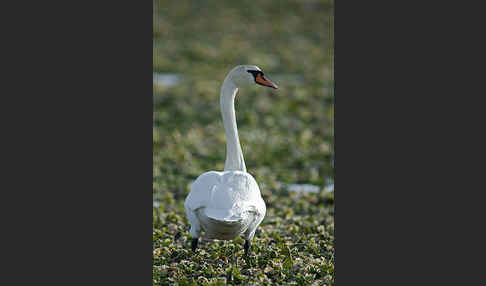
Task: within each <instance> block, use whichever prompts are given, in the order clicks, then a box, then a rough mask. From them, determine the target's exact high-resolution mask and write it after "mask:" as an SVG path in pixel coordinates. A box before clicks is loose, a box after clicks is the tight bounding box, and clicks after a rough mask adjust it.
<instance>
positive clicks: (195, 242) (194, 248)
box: [191, 238, 197, 252]
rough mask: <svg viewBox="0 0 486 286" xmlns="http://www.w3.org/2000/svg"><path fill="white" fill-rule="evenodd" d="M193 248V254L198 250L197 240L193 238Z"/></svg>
mask: <svg viewBox="0 0 486 286" xmlns="http://www.w3.org/2000/svg"><path fill="white" fill-rule="evenodd" d="M191 248H192V251H193V252H196V248H197V238H193V239H192V243H191Z"/></svg>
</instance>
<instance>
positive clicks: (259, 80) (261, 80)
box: [255, 74, 278, 89]
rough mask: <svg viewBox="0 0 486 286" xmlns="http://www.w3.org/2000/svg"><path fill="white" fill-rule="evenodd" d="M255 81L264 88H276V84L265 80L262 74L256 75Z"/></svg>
mask: <svg viewBox="0 0 486 286" xmlns="http://www.w3.org/2000/svg"><path fill="white" fill-rule="evenodd" d="M255 81H256V82H257V83H258V84H261V85H264V86H268V87H271V88H275V89H277V88H278V86H277V85H276V84H274V83H273V82H271V81H270V80H269V79H267V78H265V76H263V75H262V74H258V75H257V77H256V79H255Z"/></svg>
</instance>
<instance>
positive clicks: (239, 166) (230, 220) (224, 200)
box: [184, 65, 277, 253]
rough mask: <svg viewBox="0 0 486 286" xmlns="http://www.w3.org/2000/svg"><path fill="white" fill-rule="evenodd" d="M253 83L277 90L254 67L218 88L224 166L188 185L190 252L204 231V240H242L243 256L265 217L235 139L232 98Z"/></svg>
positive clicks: (239, 68) (235, 73)
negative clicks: (224, 138)
mask: <svg viewBox="0 0 486 286" xmlns="http://www.w3.org/2000/svg"><path fill="white" fill-rule="evenodd" d="M253 84H259V85H263V86H269V87H272V88H277V86H276V85H275V84H274V83H272V82H271V81H270V80H268V79H267V78H265V76H264V74H263V72H262V71H261V70H260V69H259V68H258V67H256V66H250V65H241V66H237V67H235V68H234V69H233V70H232V71H231V72H230V73H229V74H228V75H227V77H226V79H225V80H224V83H223V85H222V87H221V94H220V104H221V113H222V117H223V124H224V129H225V134H226V163H225V168H224V171H223V172H217V171H209V172H206V173H204V174H202V175H200V176H199V177H198V178H197V179H196V181H195V182H194V183H193V184H192V186H191V191H190V193H189V195H188V196H187V198H186V201H185V203H184V207H185V210H186V215H187V218H188V220H189V223H190V224H191V230H190V233H191V235H192V237H193V241H192V249H193V250H195V249H196V247H197V239H198V238H199V236H200V235H201V231H204V236H205V237H207V238H214V239H223V240H230V239H234V238H236V237H238V236H240V235H243V237H244V238H245V240H246V242H245V253H248V249H249V246H250V241H251V240H252V239H253V236H254V235H255V231H256V229H257V227H258V225H260V223H261V222H262V220H263V218H264V217H265V212H266V207H265V202H264V201H263V199H262V197H261V194H260V189H259V188H258V184H257V182H256V181H255V179H254V178H253V177H252V176H251V175H250V174H249V173H247V172H246V165H245V161H244V159H243V153H242V151H241V146H240V142H239V138H238V130H237V126H236V117H235V110H234V99H235V96H236V93H237V92H238V88H240V87H245V86H249V85H253Z"/></svg>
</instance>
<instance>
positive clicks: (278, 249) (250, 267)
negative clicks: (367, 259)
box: [153, 0, 334, 285]
mask: <svg viewBox="0 0 486 286" xmlns="http://www.w3.org/2000/svg"><path fill="white" fill-rule="evenodd" d="M332 14H333V2H332V1H311V0H307V1H257V2H255V1H213V0H211V1H196V0H192V1H154V40H153V41H154V72H162V73H177V74H181V75H182V76H183V77H182V79H181V80H180V81H179V83H178V84H177V85H176V86H174V87H170V88H169V87H161V86H155V85H154V95H153V96H154V124H153V148H154V151H153V162H154V168H153V177H154V181H153V198H154V201H156V202H159V203H160V205H158V206H154V208H153V211H154V219H153V284H154V285H225V284H240V285H261V284H263V285H275V284H283V285H292V284H295V285H310V284H313V283H315V285H333V284H334V218H333V216H334V193H333V192H326V191H324V190H323V189H324V186H325V185H326V184H327V183H328V182H329V179H330V178H332V177H333V175H334V173H333V165H332V160H333V136H334V134H333V128H332V126H333V122H332V118H333V111H334V104H333V103H334V99H333V91H332V86H333V78H332V57H333V56H332V55H333V50H332V47H333V39H332V22H333V18H332ZM237 64H255V65H257V66H259V67H260V68H262V70H263V71H264V72H265V74H266V75H268V77H269V78H270V79H272V80H273V81H275V82H276V83H277V84H278V85H279V89H278V90H273V89H269V88H264V87H261V86H255V87H254V88H250V89H244V90H240V91H239V93H238V96H237V98H236V117H237V121H238V131H239V135H240V141H241V144H242V149H243V154H244V157H245V162H246V166H247V169H248V172H249V173H251V174H252V175H253V176H254V177H255V179H256V180H257V182H258V183H259V185H260V189H261V191H262V196H263V198H264V200H265V202H266V204H267V215H266V217H265V219H264V221H263V222H262V224H261V226H260V227H259V229H258V230H257V233H256V236H255V238H254V240H253V245H252V249H251V253H252V254H251V257H250V258H249V259H248V260H245V259H244V257H243V240H242V239H237V240H235V241H206V240H202V241H200V244H199V250H198V253H196V254H194V253H192V251H191V249H190V239H191V238H190V235H189V231H188V230H189V224H188V222H187V219H186V218H185V214H184V206H183V203H184V199H185V197H186V196H187V194H188V192H189V184H190V182H191V181H192V180H195V179H196V178H197V177H198V176H199V175H200V174H202V173H203V172H206V171H209V170H222V169H223V168H224V160H225V137H224V130H223V124H222V120H221V113H220V110H219V89H220V86H221V84H222V81H223V79H224V77H225V76H226V74H227V73H228V72H229V71H230V70H231V68H233V67H234V66H235V65H237ZM279 182H282V183H284V184H279ZM290 183H309V184H314V185H317V186H319V187H320V188H321V191H320V192H319V193H309V194H303V193H295V192H290V191H289V190H288V189H287V188H286V186H285V184H290Z"/></svg>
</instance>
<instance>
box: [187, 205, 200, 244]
mask: <svg viewBox="0 0 486 286" xmlns="http://www.w3.org/2000/svg"><path fill="white" fill-rule="evenodd" d="M186 215H187V219H188V220H189V223H190V224H191V230H190V231H189V232H190V234H191V236H192V242H191V248H192V251H196V248H197V242H198V238H199V235H200V233H201V225H200V224H199V219H198V218H197V216H196V212H195V211H193V210H191V209H188V208H186Z"/></svg>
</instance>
